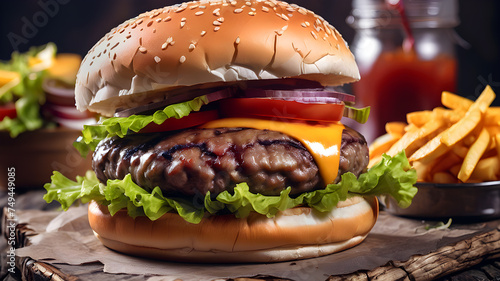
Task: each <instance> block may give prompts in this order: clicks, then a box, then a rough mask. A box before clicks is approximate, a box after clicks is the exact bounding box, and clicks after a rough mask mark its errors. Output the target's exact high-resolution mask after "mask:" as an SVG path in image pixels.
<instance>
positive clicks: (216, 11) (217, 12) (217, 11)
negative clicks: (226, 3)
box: [212, 8, 220, 16]
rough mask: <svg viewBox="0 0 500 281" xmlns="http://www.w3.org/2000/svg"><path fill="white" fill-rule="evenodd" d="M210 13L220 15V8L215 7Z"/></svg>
mask: <svg viewBox="0 0 500 281" xmlns="http://www.w3.org/2000/svg"><path fill="white" fill-rule="evenodd" d="M212 14H214V15H216V16H220V8H217V9H215V10H214V11H213V12H212Z"/></svg>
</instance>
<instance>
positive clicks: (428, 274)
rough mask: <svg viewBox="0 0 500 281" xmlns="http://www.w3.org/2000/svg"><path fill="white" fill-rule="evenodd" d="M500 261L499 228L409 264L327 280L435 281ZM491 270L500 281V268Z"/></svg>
mask: <svg viewBox="0 0 500 281" xmlns="http://www.w3.org/2000/svg"><path fill="white" fill-rule="evenodd" d="M498 258H500V226H499V227H497V228H496V229H495V230H492V231H490V232H486V233H483V234H480V235H477V236H474V237H472V238H470V239H466V240H463V241H460V242H458V243H456V244H454V245H451V246H445V247H442V248H440V249H438V250H437V251H435V252H432V253H430V254H427V255H415V256H412V257H411V258H410V259H409V260H407V261H391V262H389V263H387V264H386V265H384V266H381V267H378V268H375V269H373V270H370V271H357V272H354V273H351V274H343V275H338V276H330V277H329V278H328V281H340V280H359V281H365V280H366V281H367V280H415V281H418V280H433V279H437V278H440V277H443V276H445V275H449V274H452V273H456V272H459V271H461V270H463V269H466V268H469V267H472V266H474V265H477V264H479V263H481V262H483V261H485V260H490V259H498ZM488 270H489V273H490V274H491V276H494V277H495V278H500V274H499V271H500V269H498V268H495V266H491V267H489V268H488Z"/></svg>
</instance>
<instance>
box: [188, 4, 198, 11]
mask: <svg viewBox="0 0 500 281" xmlns="http://www.w3.org/2000/svg"><path fill="white" fill-rule="evenodd" d="M198 6H199V5H193V6H191V7H189V9H191V10H194V9H196V8H198Z"/></svg>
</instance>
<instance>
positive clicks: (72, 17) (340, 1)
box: [0, 0, 500, 103]
mask: <svg viewBox="0 0 500 281" xmlns="http://www.w3.org/2000/svg"><path fill="white" fill-rule="evenodd" d="M290 1H291V2H294V3H296V4H299V5H301V6H303V7H306V8H308V9H311V10H313V11H315V12H316V13H317V14H319V15H321V16H322V17H323V18H325V19H326V20H328V21H329V22H330V23H331V24H332V25H333V26H335V27H336V28H337V29H338V30H339V32H340V33H341V34H342V35H343V36H344V38H345V39H346V41H347V42H349V43H350V42H352V39H353V36H354V30H353V29H352V28H351V27H350V26H348V25H347V24H346V22H345V19H346V17H347V16H348V15H349V12H350V10H351V0H296V1H292V0H290ZM179 2H180V1H175V0H161V1H160V0H141V1H139V0H86V1H83V0H21V1H2V4H0V7H1V8H0V38H1V39H0V60H8V59H9V58H10V54H11V52H12V51H14V50H19V51H26V50H27V49H28V48H29V47H30V46H37V45H42V44H45V43H47V42H55V43H56V44H57V47H58V51H59V52H72V53H79V54H81V55H82V56H84V55H85V54H86V52H87V51H88V50H89V49H90V48H91V47H92V46H93V45H94V43H96V42H97V41H98V40H99V39H100V38H101V37H102V36H103V35H104V34H105V33H107V32H108V31H109V30H110V29H111V28H113V27H115V26H117V25H118V24H120V23H122V22H123V21H125V20H127V19H129V18H131V17H134V16H136V15H138V14H139V13H141V12H144V11H147V10H151V9H154V8H159V7H163V6H167V5H171V4H174V3H179ZM459 6H460V20H461V24H460V25H459V26H458V27H457V28H456V31H457V33H458V34H459V35H460V37H462V38H463V39H464V40H465V41H467V42H468V43H469V44H470V48H468V49H464V48H462V47H457V54H458V58H459V78H458V85H457V89H458V90H457V92H458V93H459V94H461V95H463V96H477V95H476V94H477V92H478V91H480V90H481V89H482V88H484V85H486V84H490V85H491V86H492V87H493V89H494V90H495V91H496V93H497V94H500V30H499V29H500V16H499V13H498V12H499V11H500V1H497V0H478V1H472V0H459ZM498 100H500V99H497V101H496V102H495V103H499V101H498Z"/></svg>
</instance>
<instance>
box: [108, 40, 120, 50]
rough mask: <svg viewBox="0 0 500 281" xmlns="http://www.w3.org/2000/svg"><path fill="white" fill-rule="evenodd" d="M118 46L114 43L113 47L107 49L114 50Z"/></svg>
mask: <svg viewBox="0 0 500 281" xmlns="http://www.w3.org/2000/svg"><path fill="white" fill-rule="evenodd" d="M118 44H120V43H119V42H116V44H114V45H113V47H111V48H109V49H110V50H113V49H114V48H116V47H117V46H118Z"/></svg>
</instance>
